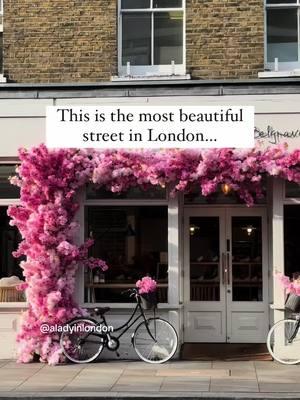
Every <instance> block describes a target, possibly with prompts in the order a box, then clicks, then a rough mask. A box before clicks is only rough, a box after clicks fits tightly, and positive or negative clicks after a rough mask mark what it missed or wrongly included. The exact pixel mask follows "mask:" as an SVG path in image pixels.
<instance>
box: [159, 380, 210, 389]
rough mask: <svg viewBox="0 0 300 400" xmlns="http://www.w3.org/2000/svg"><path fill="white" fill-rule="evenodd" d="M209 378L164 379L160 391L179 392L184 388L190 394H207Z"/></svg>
mask: <svg viewBox="0 0 300 400" xmlns="http://www.w3.org/2000/svg"><path fill="white" fill-rule="evenodd" d="M209 385H210V378H199V377H197V378H191V377H189V378H186V379H180V378H177V377H168V378H164V380H163V383H162V385H161V388H160V391H162V392H175V391H177V392H180V391H182V390H183V388H186V389H187V390H188V391H190V392H193V391H194V392H208V391H209Z"/></svg>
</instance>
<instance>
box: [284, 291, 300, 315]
mask: <svg viewBox="0 0 300 400" xmlns="http://www.w3.org/2000/svg"><path fill="white" fill-rule="evenodd" d="M285 308H286V309H287V310H289V311H292V312H294V313H298V312H300V296H297V295H296V294H293V293H290V294H289V296H288V297H287V299H286V302H285Z"/></svg>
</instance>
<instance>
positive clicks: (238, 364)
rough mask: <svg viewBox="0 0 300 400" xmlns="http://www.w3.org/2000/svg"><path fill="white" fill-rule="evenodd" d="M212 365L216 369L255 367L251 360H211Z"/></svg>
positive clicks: (249, 368) (250, 368)
mask: <svg viewBox="0 0 300 400" xmlns="http://www.w3.org/2000/svg"><path fill="white" fill-rule="evenodd" d="M212 367H213V368H217V369H243V370H245V369H246V370H254V369H255V365H254V362H253V361H213V363H212Z"/></svg>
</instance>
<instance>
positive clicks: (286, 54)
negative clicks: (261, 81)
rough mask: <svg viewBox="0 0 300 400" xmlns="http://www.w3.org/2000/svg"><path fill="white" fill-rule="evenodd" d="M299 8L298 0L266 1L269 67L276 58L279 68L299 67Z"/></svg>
mask: <svg viewBox="0 0 300 400" xmlns="http://www.w3.org/2000/svg"><path fill="white" fill-rule="evenodd" d="M299 10H300V2H299V1H298V0H267V1H266V23H267V26H266V31H267V32H266V33H267V34H266V40H267V43H266V52H267V63H268V64H269V67H271V68H272V67H274V60H275V58H277V59H278V62H279V69H280V70H290V69H294V68H299V60H300V55H299V18H300V17H299V16H300V11H299ZM272 69H273V68H272Z"/></svg>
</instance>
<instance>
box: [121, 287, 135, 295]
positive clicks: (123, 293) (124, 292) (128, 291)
mask: <svg viewBox="0 0 300 400" xmlns="http://www.w3.org/2000/svg"><path fill="white" fill-rule="evenodd" d="M127 293H128V294H129V297H132V296H135V295H137V294H138V290H137V289H136V288H131V289H127V290H124V291H123V292H121V294H122V295H125V294H127Z"/></svg>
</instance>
